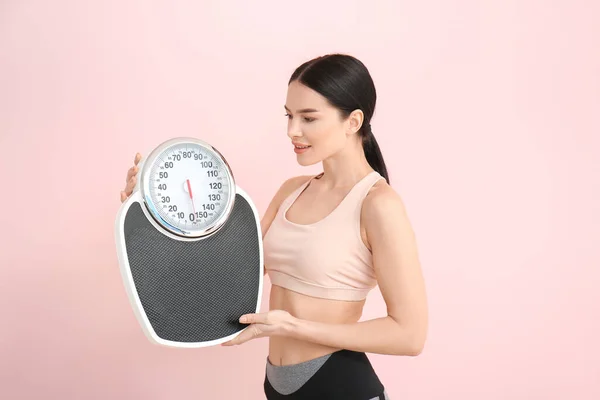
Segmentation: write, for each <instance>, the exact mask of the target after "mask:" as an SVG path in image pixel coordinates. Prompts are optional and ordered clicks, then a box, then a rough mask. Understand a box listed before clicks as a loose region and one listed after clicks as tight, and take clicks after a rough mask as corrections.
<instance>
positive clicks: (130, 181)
mask: <svg viewBox="0 0 600 400" xmlns="http://www.w3.org/2000/svg"><path fill="white" fill-rule="evenodd" d="M141 159H142V155H141V154H140V153H136V154H135V158H134V160H133V167H131V168H129V170H128V171H127V178H125V189H124V190H122V191H121V203H123V202H124V201H125V200H127V198H128V197H129V196H131V193H132V192H133V188H134V187H135V182H136V180H137V173H138V172H139V167H138V163H139V162H140V160H141Z"/></svg>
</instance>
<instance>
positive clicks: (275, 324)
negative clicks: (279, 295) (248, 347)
mask: <svg viewBox="0 0 600 400" xmlns="http://www.w3.org/2000/svg"><path fill="white" fill-rule="evenodd" d="M294 319H295V318H294V317H293V316H292V315H291V314H290V313H288V312H287V311H283V310H272V311H268V312H264V313H258V314H245V315H242V316H241V317H240V322H241V323H243V324H250V326H248V327H246V329H244V330H243V331H242V332H241V333H240V334H239V335H237V336H236V337H235V338H233V339H232V340H230V341H228V342H225V343H223V344H222V346H235V345H238V344H242V343H245V342H247V341H249V340H252V339H256V338H260V337H265V336H278V335H279V336H280V335H285V334H286V333H288V332H289V330H290V328H291V326H292V324H293V321H294Z"/></svg>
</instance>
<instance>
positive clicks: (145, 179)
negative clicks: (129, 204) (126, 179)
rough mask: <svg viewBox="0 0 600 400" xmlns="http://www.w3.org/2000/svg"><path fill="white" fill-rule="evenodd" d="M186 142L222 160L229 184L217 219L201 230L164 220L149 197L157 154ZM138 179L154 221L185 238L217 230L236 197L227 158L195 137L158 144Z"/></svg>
mask: <svg viewBox="0 0 600 400" xmlns="http://www.w3.org/2000/svg"><path fill="white" fill-rule="evenodd" d="M188 143H189V144H194V145H198V146H201V147H203V148H204V149H205V150H206V151H208V152H211V153H213V154H214V155H215V156H216V158H218V159H219V161H220V162H222V164H223V167H224V168H225V172H226V175H227V177H226V179H227V182H228V184H229V198H228V199H227V204H226V205H225V209H224V211H223V212H222V214H221V216H220V217H219V218H218V219H217V220H215V221H214V222H213V223H211V224H210V225H209V226H207V227H206V228H204V229H202V230H194V231H188V230H185V229H181V228H179V227H176V226H173V225H171V224H170V223H169V222H167V221H165V220H164V218H163V217H162V216H161V215H160V214H159V213H158V210H156V209H155V208H154V206H153V202H152V200H151V198H150V178H149V175H150V170H151V169H152V167H153V165H154V163H155V161H156V159H157V158H158V156H160V155H161V154H162V153H163V152H164V151H165V150H167V149H168V148H170V147H174V146H177V145H181V144H188ZM140 179H141V183H142V184H141V186H140V191H141V197H142V200H143V203H144V206H145V207H146V209H147V210H148V212H149V213H150V215H151V216H152V217H153V218H154V219H155V220H156V222H157V223H158V224H159V225H160V226H161V227H162V228H164V229H166V230H168V231H169V232H171V233H173V234H175V235H178V236H183V237H186V238H203V237H206V236H208V235H210V234H212V233H214V232H216V231H218V230H219V229H220V228H221V227H222V226H223V225H224V224H225V221H227V219H228V218H229V216H230V215H231V212H232V210H233V205H234V203H235V197H236V183H235V178H234V176H233V172H232V171H231V167H230V166H229V163H228V162H227V160H226V159H225V157H224V156H223V154H221V152H220V151H219V150H217V149H216V148H215V147H214V146H212V145H211V144H209V143H207V142H205V141H203V140H200V139H197V138H192V137H179V138H174V139H170V140H167V141H166V142H164V143H162V144H160V145H159V146H157V147H156V148H155V149H154V150H153V151H152V152H151V153H150V154H149V155H148V158H147V159H146V160H145V161H144V165H143V167H142V171H141V173H140Z"/></svg>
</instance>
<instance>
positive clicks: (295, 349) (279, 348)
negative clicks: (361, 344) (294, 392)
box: [269, 285, 365, 365]
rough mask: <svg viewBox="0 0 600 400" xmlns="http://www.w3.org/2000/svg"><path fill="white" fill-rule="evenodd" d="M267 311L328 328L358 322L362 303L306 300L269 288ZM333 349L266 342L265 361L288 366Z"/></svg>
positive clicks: (293, 342) (279, 340) (284, 341)
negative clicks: (283, 313)
mask: <svg viewBox="0 0 600 400" xmlns="http://www.w3.org/2000/svg"><path fill="white" fill-rule="evenodd" d="M269 303H270V309H271V310H285V311H287V312H289V313H290V314H292V315H293V316H294V317H296V318H299V319H304V320H309V321H316V322H324V323H330V324H336V323H337V324H343V323H353V322H356V321H358V320H359V319H360V317H361V315H362V311H363V306H364V304H365V302H364V301H340V300H328V299H321V298H316V297H310V296H306V295H303V294H301V293H297V292H294V291H291V290H288V289H285V288H282V287H280V286H276V285H272V286H271V294H270V299H269ZM337 350H340V349H337V348H334V347H329V346H323V345H319V344H315V343H312V342H305V341H300V340H297V339H292V338H289V337H284V336H273V337H270V338H269V361H270V362H271V363H272V364H274V365H290V364H297V363H301V362H304V361H308V360H311V359H314V358H317V357H320V356H323V355H326V354H330V353H333V352H335V351H337Z"/></svg>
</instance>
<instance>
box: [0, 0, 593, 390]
mask: <svg viewBox="0 0 600 400" xmlns="http://www.w3.org/2000/svg"><path fill="white" fill-rule="evenodd" d="M367 4H370V5H367ZM599 15H600V6H599V3H598V2H593V1H582V0H580V1H574V0H571V1H566V0H564V1H547V0H546V1H542V0H539V1H523V0H520V1H517V0H512V1H493V2H492V1H490V2H483V1H464V0H463V1H458V0H457V1H441V0H439V1H433V0H428V1H420V2H416V1H413V2H398V1H391V0H390V1H373V2H372V3H367V2H365V1H356V2H349V1H323V0H319V1H312V0H309V1H303V2H284V1H274V0H272V1H263V2H246V1H242V0H239V1H216V0H215V1H210V2H208V1H162V2H159V1H147V0H145V1H123V0H119V1H117V0H111V1H95V2H91V1H75V0H73V1H64V0H61V1H52V2H43V1H17V0H14V1H3V2H2V3H1V4H0V135H1V136H0V148H1V149H2V156H1V157H0V163H1V164H0V171H1V176H0V182H1V191H0V193H1V195H0V202H1V203H2V204H1V207H0V210H2V212H1V213H0V218H1V222H2V228H3V229H2V233H1V235H2V238H1V241H0V246H1V251H0V265H1V267H0V304H1V305H2V309H1V314H2V315H1V317H0V321H1V322H0V398H2V399H42V398H43V399H86V400H91V399H108V398H110V399H126V398H127V399H209V398H228V399H238V398H239V399H260V398H262V379H263V373H264V362H265V357H266V351H267V347H266V344H267V342H266V340H257V341H254V342H251V343H248V344H246V345H244V346H242V347H235V348H222V347H215V348H209V349H202V350H174V349H168V348H161V347H157V346H153V345H151V344H150V343H149V342H148V341H147V340H146V339H145V337H144V336H143V335H142V332H141V330H140V329H139V327H138V325H137V323H136V321H135V319H134V316H133V314H132V312H131V309H130V306H129V303H128V301H127V298H126V295H125V291H124V289H123V286H122V283H121V280H120V279H121V278H120V275H119V271H118V265H117V260H116V253H115V247H114V239H113V223H114V218H115V215H116V211H117V209H118V207H119V205H120V202H119V191H120V190H121V189H122V187H123V185H124V178H125V173H126V171H127V169H128V168H129V167H130V165H131V163H132V160H133V156H134V154H135V152H136V151H140V152H142V153H143V154H147V153H148V152H149V151H150V150H151V149H152V148H153V147H154V146H155V145H157V144H158V143H160V142H162V141H163V140H166V139H168V138H170V137H173V136H180V135H193V136H197V137H200V138H203V139H205V140H207V141H209V142H211V143H213V144H215V145H216V146H217V147H218V148H220V149H221V150H222V151H223V153H224V154H225V155H226V157H227V159H228V161H229V162H230V163H231V165H232V167H233V169H234V171H235V173H236V178H237V180H238V183H239V184H240V185H241V186H242V187H243V188H244V189H245V190H246V191H247V192H249V193H250V195H251V196H253V198H254V200H255V202H256V205H257V207H258V209H259V211H260V213H261V215H262V213H263V212H264V210H265V208H266V206H267V202H268V201H269V200H270V197H271V196H272V195H273V194H274V192H275V190H276V189H277V187H278V186H279V184H280V183H281V182H282V181H283V180H284V179H286V178H287V177H290V176H292V175H295V174H302V173H309V172H316V171H317V169H318V167H314V168H313V167H311V168H308V169H302V168H301V167H299V166H298V165H297V164H296V163H295V155H294V154H293V152H292V150H291V148H290V145H289V139H288V138H287V137H286V134H285V133H286V120H285V117H284V109H283V104H284V101H285V93H286V82H287V79H288V77H289V75H290V74H291V72H292V71H293V69H294V68H295V67H296V66H297V65H299V64H300V63H301V62H303V61H305V60H307V59H308V58H312V57H314V56H317V55H320V54H324V53H328V52H335V51H341V52H349V53H351V54H353V55H356V56H357V57H359V58H360V59H362V60H363V61H364V62H365V63H366V64H367V66H368V67H369V68H370V70H371V72H372V74H373V77H374V79H375V82H376V85H377V89H378V93H379V102H378V109H377V112H376V116H375V119H374V120H373V123H372V125H373V130H374V132H375V135H376V136H377V138H378V140H379V142H380V144H381V146H382V149H383V152H384V155H385V158H386V161H387V163H388V166H389V169H390V172H391V177H392V180H393V181H392V183H393V185H394V187H395V188H396V189H397V190H398V191H399V192H400V193H401V195H402V196H403V198H404V200H405V202H406V204H407V206H408V209H409V212H410V215H411V217H412V221H413V224H414V227H415V230H416V232H417V235H418V239H419V245H420V252H421V257H422V262H423V268H424V271H425V276H426V279H427V285H428V292H429V301H430V312H431V326H430V334H429V340H428V342H427V346H426V349H425V351H424V352H423V354H422V355H421V356H419V357H417V358H404V357H391V356H379V355H373V356H372V357H371V359H372V360H373V363H374V364H375V366H376V368H377V370H378V372H379V374H380V375H381V378H382V379H383V381H384V382H385V383H386V385H387V387H388V391H389V393H390V394H391V396H392V399H393V400H399V399H461V400H471V399H486V400H496V399H497V400H506V399H515V400H516V399H527V400H531V399H544V400H547V399H565V400H567V399H569V400H570V399H577V400H592V399H596V400H597V399H599V398H600V366H599V365H600V344H599V343H600V340H599V338H600V290H599V289H598V287H599V286H600V254H599V253H600V251H599V250H598V245H599V242H600V210H599V208H600V206H599V205H600V199H599V197H600V183H599V179H600V178H599V176H600V133H599V132H600V51H599V49H600V25H599V24H598V22H597V21H598V16H599ZM269 148H270V149H269ZM268 149H269V150H268ZM268 290H269V285H268V282H267V287H266V291H265V301H266V299H267V295H268ZM265 306H266V304H265ZM384 312H385V310H384V304H383V302H382V300H381V297H380V294H379V292H377V291H375V292H374V293H373V294H372V296H371V297H370V300H369V302H368V304H367V309H366V314H365V319H366V318H372V317H376V316H380V315H382V313H384ZM211 396H217V397H211Z"/></svg>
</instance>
